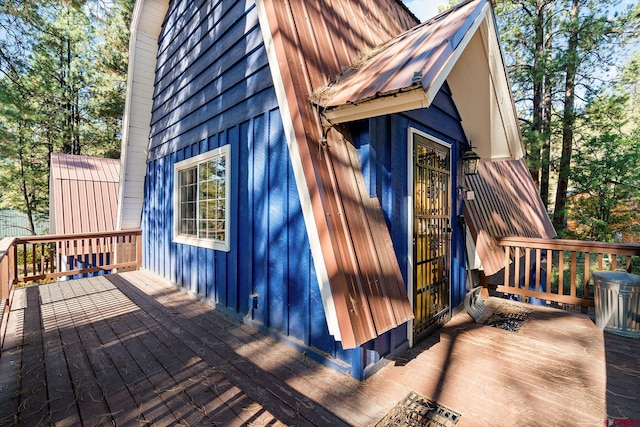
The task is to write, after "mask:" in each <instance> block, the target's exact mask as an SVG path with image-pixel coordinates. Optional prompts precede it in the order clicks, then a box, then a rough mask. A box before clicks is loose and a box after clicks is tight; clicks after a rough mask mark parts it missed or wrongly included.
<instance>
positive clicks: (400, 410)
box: [376, 391, 462, 427]
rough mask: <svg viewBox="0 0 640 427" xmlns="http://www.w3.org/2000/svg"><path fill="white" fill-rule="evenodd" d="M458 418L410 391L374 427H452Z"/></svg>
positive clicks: (445, 408) (450, 411)
mask: <svg viewBox="0 0 640 427" xmlns="http://www.w3.org/2000/svg"><path fill="white" fill-rule="evenodd" d="M460 417H462V415H460V414H459V413H457V412H455V411H452V410H451V409H449V408H447V407H445V406H442V405H439V404H437V403H435V402H432V401H430V400H429V399H427V398H426V397H424V396H420V395H419V394H418V393H416V392H414V391H412V392H411V393H409V395H407V397H405V398H404V400H402V401H401V402H398V404H397V405H396V406H394V407H393V409H391V411H389V413H388V414H387V415H386V416H385V417H384V418H383V419H382V420H380V422H379V423H378V424H376V427H392V426H393V427H400V426H402V427H405V426H407V427H414V426H416V427H418V426H420V427H423V426H424V427H453V426H455V425H457V424H458V421H459V420H460Z"/></svg>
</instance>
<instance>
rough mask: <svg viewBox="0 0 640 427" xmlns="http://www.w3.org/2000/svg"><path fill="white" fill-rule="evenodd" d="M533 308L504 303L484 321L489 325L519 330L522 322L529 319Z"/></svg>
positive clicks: (508, 329) (511, 330) (506, 329)
mask: <svg viewBox="0 0 640 427" xmlns="http://www.w3.org/2000/svg"><path fill="white" fill-rule="evenodd" d="M532 311H533V310H532V309H530V308H525V307H520V306H517V305H513V304H502V305H500V307H498V309H497V310H496V311H495V312H494V313H493V314H492V315H491V317H489V318H488V319H487V321H486V322H484V324H485V325H487V326H492V327H494V328H500V329H504V330H505V331H509V332H518V330H519V329H520V326H522V323H523V322H524V321H525V320H527V318H528V317H529V313H531V312H532Z"/></svg>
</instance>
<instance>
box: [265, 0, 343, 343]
mask: <svg viewBox="0 0 640 427" xmlns="http://www.w3.org/2000/svg"><path fill="white" fill-rule="evenodd" d="M256 7H257V9H258V20H259V22H260V29H261V31H262V38H263V40H264V46H265V50H266V52H267V58H268V60H269V68H270V70H271V78H272V79H273V86H274V88H275V92H276V97H277V99H278V106H279V109H280V115H281V118H282V125H283V128H284V134H285V138H286V141H287V146H288V149H289V155H290V156H291V163H292V166H293V175H294V177H295V181H296V188H297V190H298V196H299V197H300V204H301V206H302V214H303V217H304V223H305V226H306V229H307V236H308V238H309V244H310V247H311V255H312V257H313V263H314V266H315V270H316V277H317V278H318V286H319V287H320V295H321V296H322V304H323V307H324V312H325V316H326V318H327V326H328V328H329V333H330V334H331V335H333V337H334V338H335V339H336V341H341V334H340V327H339V324H338V315H337V311H336V308H335V304H334V302H333V296H332V294H331V285H330V282H329V273H328V270H327V266H326V264H325V262H324V256H323V254H322V247H321V245H320V234H319V233H318V228H317V226H316V221H315V218H314V214H313V207H312V205H311V194H310V192H309V187H308V186H307V181H306V179H305V174H304V169H303V163H302V157H301V155H300V151H299V147H298V141H297V140H296V134H295V128H294V124H293V118H292V115H291V110H290V109H289V104H288V102H287V95H286V92H285V87H284V81H283V79H282V74H281V73H280V65H279V63H278V56H277V52H276V47H275V45H274V40H273V36H272V34H271V27H270V26H269V17H268V16H267V11H266V9H265V6H264V1H263V0H256Z"/></svg>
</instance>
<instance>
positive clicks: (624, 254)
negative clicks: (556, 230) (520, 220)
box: [495, 236, 640, 308]
mask: <svg viewBox="0 0 640 427" xmlns="http://www.w3.org/2000/svg"><path fill="white" fill-rule="evenodd" d="M496 240H497V243H498V245H499V246H501V247H502V248H504V264H503V266H504V283H503V284H502V285H499V284H498V285H496V286H495V290H496V291H498V292H504V293H506V294H511V295H520V296H521V297H523V298H525V297H528V298H539V299H542V300H545V301H547V302H550V301H553V302H556V303H562V304H569V305H578V306H582V307H583V308H586V307H593V306H594V297H593V296H591V295H592V292H593V291H594V289H593V284H592V283H590V281H591V280H592V272H593V271H596V270H603V269H604V270H607V269H610V270H615V269H618V268H620V267H622V266H624V267H626V271H628V272H632V270H633V268H634V258H638V257H640V243H608V242H591V241H580V240H565V239H545V238H532V237H516V236H510V237H502V238H498V239H496ZM516 260H517V261H516ZM636 265H637V262H636Z"/></svg>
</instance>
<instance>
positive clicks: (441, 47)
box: [309, 0, 524, 160]
mask: <svg viewBox="0 0 640 427" xmlns="http://www.w3.org/2000/svg"><path fill="white" fill-rule="evenodd" d="M502 56H503V55H502V48H501V47H500V40H499V37H498V34H497V30H496V26H495V17H494V15H493V8H492V6H491V2H490V1H489V0H468V1H466V2H463V3H461V4H459V5H457V6H455V7H454V8H452V9H450V10H448V11H446V12H443V13H441V14H440V15H437V16H435V17H434V18H432V19H430V20H428V21H426V22H424V23H423V24H420V25H417V26H415V27H414V28H411V29H409V30H408V31H406V32H403V33H402V34H400V35H398V36H397V37H395V38H393V39H391V40H389V41H387V42H385V43H383V44H380V45H378V46H377V47H374V48H372V49H370V50H368V51H365V54H364V55H361V56H360V57H359V58H358V59H355V60H354V61H353V62H352V63H351V65H350V66H349V67H348V68H346V71H344V72H343V73H342V74H341V75H339V76H338V77H337V78H336V79H334V80H333V81H332V82H331V83H329V84H326V85H322V86H315V91H314V92H313V94H312V95H311V96H310V97H309V100H310V102H311V103H312V104H314V105H316V106H317V109H318V110H319V111H320V112H321V113H322V115H323V117H324V118H325V119H327V120H328V121H329V122H330V123H333V124H339V123H345V122H353V121H356V120H362V119H367V118H369V117H377V116H383V115H388V114H393V113H401V112H404V111H410V110H414V109H419V108H428V107H429V106H430V105H431V103H432V102H433V99H434V98H435V97H436V95H437V94H438V91H439V90H440V88H441V87H442V85H443V84H444V82H445V81H446V82H447V83H448V85H449V88H450V89H451V92H452V94H453V98H454V99H455V102H456V107H457V108H458V112H459V113H460V116H461V118H462V127H463V129H464V132H465V134H466V136H467V139H468V140H470V141H472V142H473V145H474V148H475V149H476V152H477V153H478V154H479V155H480V156H481V157H482V159H483V160H507V159H510V160H512V159H518V158H521V157H522V156H523V155H524V148H523V145H522V137H521V135H520V129H519V125H518V117H517V111H516V108H515V104H514V102H513V96H512V93H511V88H510V86H509V81H508V76H507V72H506V68H505V66H504V62H503V60H502Z"/></svg>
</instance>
